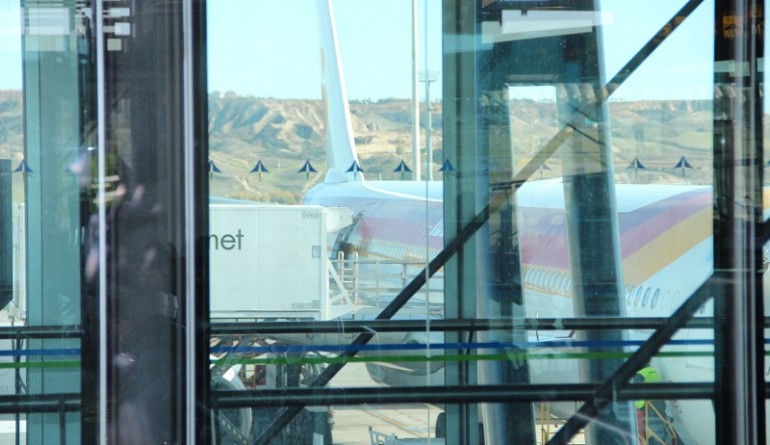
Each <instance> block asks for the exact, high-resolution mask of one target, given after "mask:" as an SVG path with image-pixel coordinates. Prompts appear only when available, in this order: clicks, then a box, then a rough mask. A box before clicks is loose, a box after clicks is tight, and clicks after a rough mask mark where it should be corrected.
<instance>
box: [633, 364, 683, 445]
mask: <svg viewBox="0 0 770 445" xmlns="http://www.w3.org/2000/svg"><path fill="white" fill-rule="evenodd" d="M659 381H660V375H659V374H658V371H657V370H656V369H655V368H653V367H652V365H651V364H649V363H647V365H645V366H644V368H642V369H640V370H639V371H637V373H636V375H635V376H634V377H633V378H632V379H631V382H632V383H657V382H659ZM647 402H648V401H647V400H637V401H635V402H634V406H636V416H637V417H636V418H637V423H638V428H639V438H640V442H639V443H640V444H642V445H647V444H650V445H669V444H674V445H676V444H677V443H678V442H677V440H676V438H675V437H672V435H671V434H669V431H668V429H667V428H666V423H667V422H668V414H666V402H664V401H663V400H649V404H648V403H647Z"/></svg>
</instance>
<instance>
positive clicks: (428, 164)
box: [420, 71, 438, 181]
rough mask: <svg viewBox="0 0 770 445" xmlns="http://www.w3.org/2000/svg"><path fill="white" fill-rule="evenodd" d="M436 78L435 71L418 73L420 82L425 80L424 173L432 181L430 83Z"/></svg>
mask: <svg viewBox="0 0 770 445" xmlns="http://www.w3.org/2000/svg"><path fill="white" fill-rule="evenodd" d="M437 79H438V73H437V72H435V71H423V72H421V73H420V82H425V115H426V116H425V152H426V153H425V155H426V157H427V159H426V161H425V173H426V174H427V175H428V181H433V145H432V144H431V141H430V136H431V135H430V134H431V130H433V124H432V120H431V113H430V84H431V83H432V82H435V81H436V80H437Z"/></svg>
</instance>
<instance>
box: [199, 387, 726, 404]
mask: <svg viewBox="0 0 770 445" xmlns="http://www.w3.org/2000/svg"><path fill="white" fill-rule="evenodd" d="M597 389H598V385H592V384H561V385H559V384H553V385H531V384H515V385H481V386H460V385H456V386H416V387H408V388H405V387H402V388H399V387H375V388H281V389H269V390H258V391H215V392H214V393H213V395H212V404H213V405H215V406H216V408H217V409H220V410H221V409H233V408H255V407H266V406H271V407H285V406H300V407H302V406H329V405H358V404H362V403H367V404H373V403H378V404H396V403H399V404H402V403H427V404H431V405H443V404H468V403H479V402H487V403H508V402H519V403H524V402H566V401H581V400H590V399H591V398H592V397H594V395H595V394H596V391H597ZM713 396H714V385H713V383H703V382H697V383H696V382H692V383H649V384H635V385H634V384H632V385H628V386H626V387H625V388H623V389H622V390H620V391H618V392H617V393H616V394H615V395H614V397H615V400H639V399H660V400H667V399H669V400H670V399H677V400H685V399H686V400H700V399H711V398H713Z"/></svg>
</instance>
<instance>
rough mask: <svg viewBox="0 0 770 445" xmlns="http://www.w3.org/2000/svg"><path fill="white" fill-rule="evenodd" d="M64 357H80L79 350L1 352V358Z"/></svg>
mask: <svg viewBox="0 0 770 445" xmlns="http://www.w3.org/2000/svg"><path fill="white" fill-rule="evenodd" d="M62 355H80V349H79V348H72V349H24V350H19V351H11V350H0V357H19V356H37V357H42V356H62Z"/></svg>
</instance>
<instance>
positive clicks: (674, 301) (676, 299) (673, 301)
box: [671, 291, 682, 309]
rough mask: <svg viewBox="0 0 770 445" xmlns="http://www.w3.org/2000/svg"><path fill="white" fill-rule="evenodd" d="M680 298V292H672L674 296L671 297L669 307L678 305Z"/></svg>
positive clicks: (672, 307)
mask: <svg viewBox="0 0 770 445" xmlns="http://www.w3.org/2000/svg"><path fill="white" fill-rule="evenodd" d="M681 298H682V294H681V293H680V292H679V291H677V292H676V293H675V294H674V298H672V299H671V309H676V308H677V307H678V306H679V302H680V300H681Z"/></svg>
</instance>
